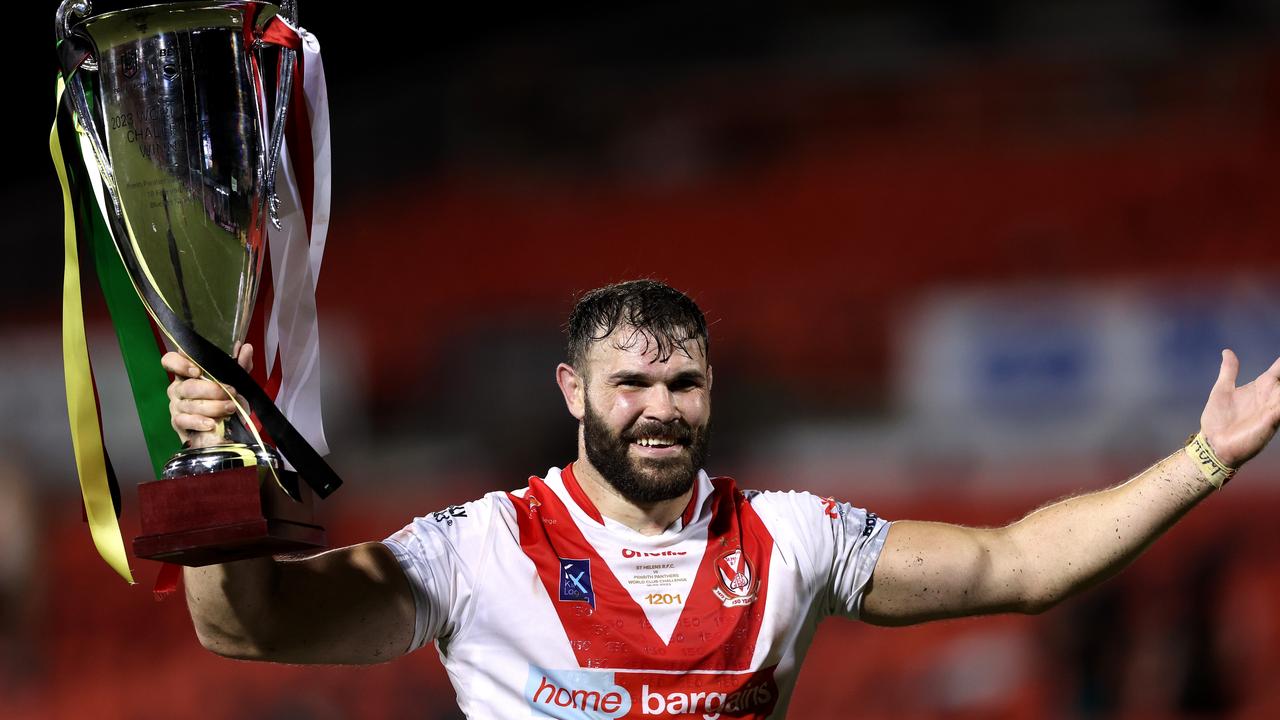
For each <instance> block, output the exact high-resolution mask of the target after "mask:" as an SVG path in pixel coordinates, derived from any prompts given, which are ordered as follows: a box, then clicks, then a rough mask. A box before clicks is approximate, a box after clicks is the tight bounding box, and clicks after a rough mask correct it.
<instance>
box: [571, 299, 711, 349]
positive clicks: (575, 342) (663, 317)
mask: <svg viewBox="0 0 1280 720" xmlns="http://www.w3.org/2000/svg"><path fill="white" fill-rule="evenodd" d="M621 328H629V329H630V330H631V332H623V333H622V334H620V335H619V336H618V337H616V338H615V339H614V347H617V348H619V349H622V350H629V349H631V348H633V347H635V346H636V344H637V343H641V342H643V343H644V345H643V347H642V348H641V352H643V353H645V354H648V353H650V352H653V351H654V350H657V353H658V360H659V361H662V362H665V361H666V360H668V359H669V358H670V357H671V355H672V354H673V353H675V352H681V353H684V354H685V355H686V356H688V355H689V349H688V348H687V347H686V344H687V343H688V342H689V341H690V340H696V341H697V342H699V343H701V344H702V351H703V353H704V354H705V353H706V352H707V341H708V337H707V319H706V317H705V316H704V315H703V314H702V310H700V309H699V308H698V305H697V303H695V302H694V301H693V300H691V299H690V298H689V296H688V295H685V294H684V293H682V292H680V291H679V290H676V289H675V288H673V287H671V286H670V285H667V284H666V283H661V282H658V281H657V280H647V279H646V280H628V281H627V282H620V283H616V284H614V285H606V286H605V287H602V288H597V289H595V290H592V291H591V292H588V293H587V294H585V295H583V296H582V297H581V298H580V299H579V300H578V303H577V304H576V305H574V307H573V312H571V313H569V323H568V335H569V344H568V353H567V354H568V360H569V364H570V365H572V366H573V367H575V368H577V369H578V370H579V371H582V370H584V369H585V368H584V363H585V361H586V358H587V350H588V349H590V347H591V343H593V342H598V341H600V340H603V339H605V338H607V337H609V336H610V335H613V333H614V332H615V331H617V330H619V329H621Z"/></svg>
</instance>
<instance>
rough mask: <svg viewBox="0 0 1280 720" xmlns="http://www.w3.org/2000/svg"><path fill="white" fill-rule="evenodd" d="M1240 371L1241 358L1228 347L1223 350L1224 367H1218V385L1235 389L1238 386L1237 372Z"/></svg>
mask: <svg viewBox="0 0 1280 720" xmlns="http://www.w3.org/2000/svg"><path fill="white" fill-rule="evenodd" d="M1238 372H1240V359H1239V358H1237V357H1236V354H1235V353H1234V352H1232V351H1231V348H1227V349H1225V350H1223V351H1222V367H1221V368H1219V369H1218V383H1217V385H1218V387H1223V388H1227V389H1233V388H1235V386H1236V373H1238Z"/></svg>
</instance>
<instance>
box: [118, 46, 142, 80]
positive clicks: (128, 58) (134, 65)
mask: <svg viewBox="0 0 1280 720" xmlns="http://www.w3.org/2000/svg"><path fill="white" fill-rule="evenodd" d="M120 74H121V75H123V76H125V77H126V78H129V79H133V77H134V76H135V75H137V74H138V53H137V51H133V52H128V51H126V52H123V53H120Z"/></svg>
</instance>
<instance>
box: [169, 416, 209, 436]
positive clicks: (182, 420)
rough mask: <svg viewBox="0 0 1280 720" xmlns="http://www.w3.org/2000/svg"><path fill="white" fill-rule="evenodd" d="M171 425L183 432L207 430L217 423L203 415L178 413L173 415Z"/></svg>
mask: <svg viewBox="0 0 1280 720" xmlns="http://www.w3.org/2000/svg"><path fill="white" fill-rule="evenodd" d="M173 427H174V428H175V429H177V430H182V431H185V432H208V431H210V430H212V429H214V428H215V427H217V423H216V422H214V421H213V420H212V419H211V418H207V417H204V416H203V415H191V414H187V413H180V414H178V415H174V416H173Z"/></svg>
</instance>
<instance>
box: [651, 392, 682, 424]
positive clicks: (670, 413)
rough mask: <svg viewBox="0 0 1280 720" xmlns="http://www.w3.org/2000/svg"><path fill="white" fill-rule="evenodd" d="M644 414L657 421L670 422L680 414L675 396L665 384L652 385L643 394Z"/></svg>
mask: <svg viewBox="0 0 1280 720" xmlns="http://www.w3.org/2000/svg"><path fill="white" fill-rule="evenodd" d="M644 416H645V417H647V418H650V419H653V420H657V421H659V422H664V423H665V422H671V421H672V420H675V419H676V418H677V417H679V416H680V412H679V411H678V410H676V403H675V397H674V396H673V395H672V394H671V389H670V388H668V387H667V386H666V385H662V384H655V385H652V386H651V387H650V388H649V390H648V392H647V393H646V394H645V408H644Z"/></svg>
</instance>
